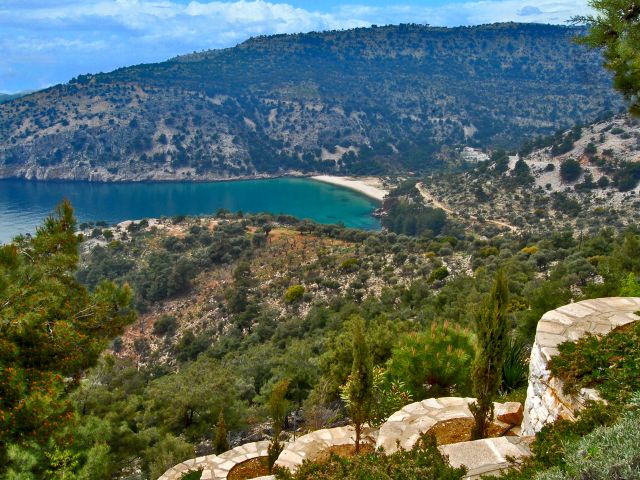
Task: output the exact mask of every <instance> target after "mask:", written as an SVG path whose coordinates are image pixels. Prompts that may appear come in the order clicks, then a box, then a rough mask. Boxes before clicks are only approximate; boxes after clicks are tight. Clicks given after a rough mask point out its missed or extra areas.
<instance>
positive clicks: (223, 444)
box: [213, 410, 229, 455]
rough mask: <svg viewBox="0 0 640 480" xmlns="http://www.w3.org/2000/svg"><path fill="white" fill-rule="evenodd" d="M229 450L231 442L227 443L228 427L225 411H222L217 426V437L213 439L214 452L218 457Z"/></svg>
mask: <svg viewBox="0 0 640 480" xmlns="http://www.w3.org/2000/svg"><path fill="white" fill-rule="evenodd" d="M227 450H229V442H228V441H227V426H226V424H225V422H224V410H220V415H218V423H217V424H216V436H215V437H214V439H213V451H214V452H216V455H219V454H221V453H224V452H226V451H227Z"/></svg>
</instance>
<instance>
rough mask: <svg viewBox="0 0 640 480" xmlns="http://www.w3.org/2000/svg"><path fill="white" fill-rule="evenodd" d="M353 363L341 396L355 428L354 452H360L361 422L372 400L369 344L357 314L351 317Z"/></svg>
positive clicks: (369, 413)
mask: <svg viewBox="0 0 640 480" xmlns="http://www.w3.org/2000/svg"><path fill="white" fill-rule="evenodd" d="M351 322H352V337H351V338H352V347H351V348H352V351H353V364H352V366H351V374H350V375H349V378H348V380H347V383H346V384H345V385H344V387H343V388H342V392H341V397H342V399H343V400H344V401H345V403H346V404H347V408H348V410H349V415H350V416H351V420H352V421H353V424H354V426H355V430H356V453H359V452H360V436H361V432H362V424H363V423H365V422H367V421H368V420H369V417H370V415H371V405H372V402H373V383H374V378H373V364H372V361H371V353H370V351H369V345H367V342H366V340H365V336H364V320H363V319H362V317H360V316H358V315H354V316H352V317H351Z"/></svg>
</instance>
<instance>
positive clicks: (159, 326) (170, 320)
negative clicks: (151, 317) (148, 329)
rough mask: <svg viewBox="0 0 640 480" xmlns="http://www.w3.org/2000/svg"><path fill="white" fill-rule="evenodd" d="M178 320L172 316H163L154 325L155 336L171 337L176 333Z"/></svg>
mask: <svg viewBox="0 0 640 480" xmlns="http://www.w3.org/2000/svg"><path fill="white" fill-rule="evenodd" d="M176 327H177V320H176V318H175V317H172V316H171V315H163V316H161V317H160V318H159V319H158V320H156V323H154V324H153V334H154V335H158V336H169V335H173V334H174V333H176Z"/></svg>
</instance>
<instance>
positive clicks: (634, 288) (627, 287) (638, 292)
mask: <svg viewBox="0 0 640 480" xmlns="http://www.w3.org/2000/svg"><path fill="white" fill-rule="evenodd" d="M620 296H621V297H640V283H638V279H637V277H636V275H635V273H629V275H627V278H626V280H625V281H624V283H623V284H622V286H621V287H620Z"/></svg>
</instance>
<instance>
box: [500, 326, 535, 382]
mask: <svg viewBox="0 0 640 480" xmlns="http://www.w3.org/2000/svg"><path fill="white" fill-rule="evenodd" d="M528 359H529V352H528V350H527V348H525V345H524V344H523V343H522V342H520V341H518V340H516V339H514V338H509V342H508V343H507V351H506V352H505V357H504V365H502V390H503V391H504V392H505V393H508V392H511V391H513V390H516V389H518V388H520V387H523V386H525V385H526V384H527V378H528V375H529V364H528Z"/></svg>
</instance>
